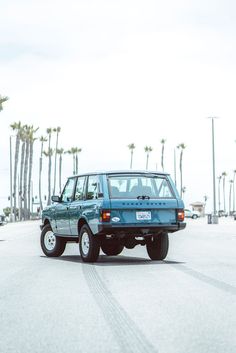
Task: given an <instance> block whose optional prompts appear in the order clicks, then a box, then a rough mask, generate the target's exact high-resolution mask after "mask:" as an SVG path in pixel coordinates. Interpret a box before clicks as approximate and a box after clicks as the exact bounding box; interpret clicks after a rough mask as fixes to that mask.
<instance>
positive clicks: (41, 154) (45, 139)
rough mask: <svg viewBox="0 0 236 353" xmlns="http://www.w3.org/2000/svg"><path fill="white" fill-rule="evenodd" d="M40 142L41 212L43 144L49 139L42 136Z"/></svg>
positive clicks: (41, 205) (41, 207) (41, 206)
mask: <svg viewBox="0 0 236 353" xmlns="http://www.w3.org/2000/svg"><path fill="white" fill-rule="evenodd" d="M39 141H40V142H41V150H40V158H39V204H40V210H41V211H42V209H43V202H42V169H43V144H44V142H47V138H46V137H44V136H41V137H40V139H39Z"/></svg>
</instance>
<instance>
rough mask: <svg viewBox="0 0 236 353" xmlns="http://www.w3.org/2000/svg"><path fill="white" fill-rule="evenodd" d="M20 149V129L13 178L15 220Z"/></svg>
mask: <svg viewBox="0 0 236 353" xmlns="http://www.w3.org/2000/svg"><path fill="white" fill-rule="evenodd" d="M19 149H20V132H19V131H18V133H17V135H16V146H15V163H14V179H13V198H14V203H13V210H14V221H16V200H17V197H16V183H17V169H18V168H17V167H18V161H19Z"/></svg>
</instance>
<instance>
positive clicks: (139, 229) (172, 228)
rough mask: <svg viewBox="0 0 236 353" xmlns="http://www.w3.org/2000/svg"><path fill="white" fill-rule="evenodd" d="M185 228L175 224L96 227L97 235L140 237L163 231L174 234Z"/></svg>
mask: <svg viewBox="0 0 236 353" xmlns="http://www.w3.org/2000/svg"><path fill="white" fill-rule="evenodd" d="M185 227H186V223H182V222H179V223H175V224H158V225H157V224H155V225H151V224H146V225H136V224H131V225H129V226H127V225H120V224H119V225H113V224H101V225H99V226H98V234H101V235H106V234H117V235H123V236H126V235H130V236H132V235H135V236H137V235H140V236H148V235H153V234H160V233H161V232H163V231H165V232H167V233H174V232H177V231H178V230H181V229H184V228H185Z"/></svg>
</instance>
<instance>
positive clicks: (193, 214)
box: [184, 208, 201, 219]
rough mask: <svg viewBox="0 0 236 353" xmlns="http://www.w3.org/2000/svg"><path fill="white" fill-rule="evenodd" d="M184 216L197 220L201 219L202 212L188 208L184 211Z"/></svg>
mask: <svg viewBox="0 0 236 353" xmlns="http://www.w3.org/2000/svg"><path fill="white" fill-rule="evenodd" d="M184 215H185V217H186V218H193V219H196V218H198V217H200V215H201V214H200V212H198V211H191V210H189V209H187V208H185V209H184Z"/></svg>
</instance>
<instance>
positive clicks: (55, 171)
mask: <svg viewBox="0 0 236 353" xmlns="http://www.w3.org/2000/svg"><path fill="white" fill-rule="evenodd" d="M58 135H59V132H58V131H57V137H56V149H55V160H54V183H53V195H55V192H56V173H57V149H58Z"/></svg>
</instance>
